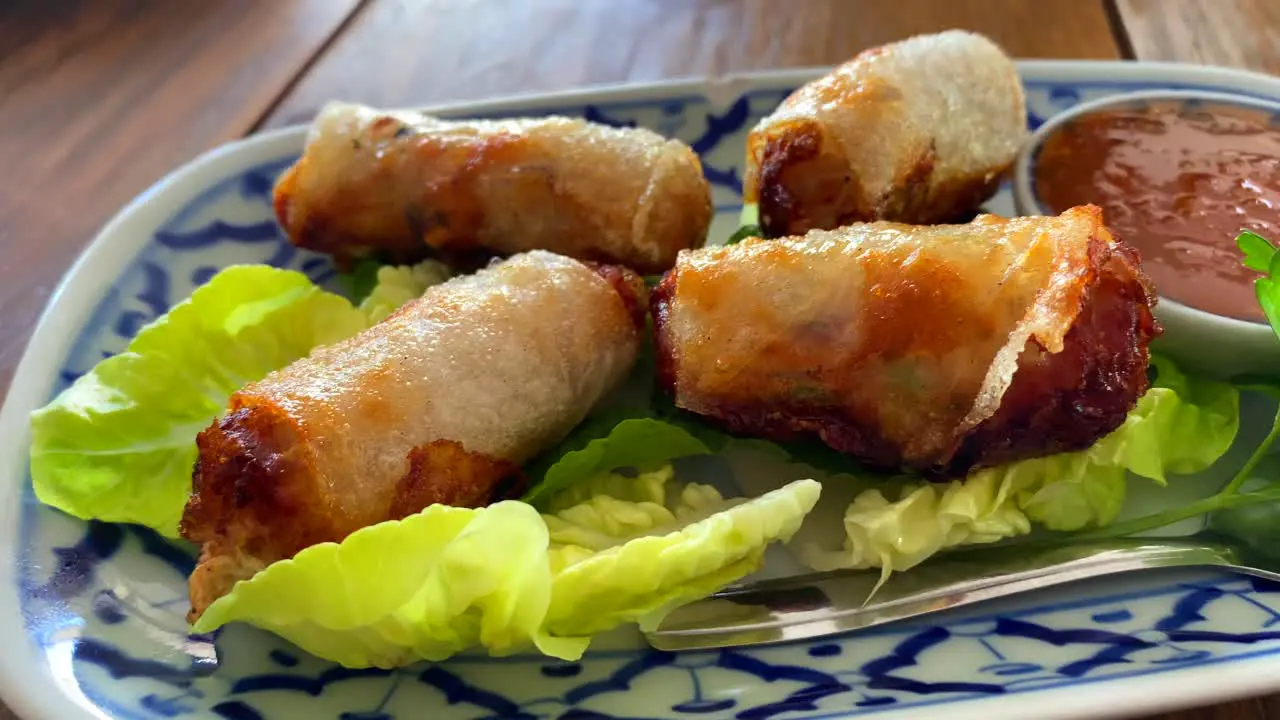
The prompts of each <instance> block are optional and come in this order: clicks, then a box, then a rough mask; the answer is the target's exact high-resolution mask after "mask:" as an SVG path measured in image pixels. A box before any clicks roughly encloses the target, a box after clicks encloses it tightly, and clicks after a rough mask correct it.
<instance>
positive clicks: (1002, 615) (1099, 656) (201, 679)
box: [0, 62, 1280, 720]
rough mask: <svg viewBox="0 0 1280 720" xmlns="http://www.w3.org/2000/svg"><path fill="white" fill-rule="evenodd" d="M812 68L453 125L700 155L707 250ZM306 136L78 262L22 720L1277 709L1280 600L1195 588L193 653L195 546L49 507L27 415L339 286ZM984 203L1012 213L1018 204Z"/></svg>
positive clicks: (6, 454) (1036, 81)
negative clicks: (454, 646)
mask: <svg viewBox="0 0 1280 720" xmlns="http://www.w3.org/2000/svg"><path fill="white" fill-rule="evenodd" d="M1021 69H1022V72H1023V76H1024V79H1025V82H1026V86H1027V90H1028V103H1029V109H1030V113H1029V118H1028V120H1029V122H1030V124H1031V125H1032V126H1033V127H1034V126H1037V125H1039V124H1040V123H1041V122H1043V121H1044V120H1045V119H1046V118H1047V117H1049V116H1052V115H1053V114H1054V113H1057V112H1060V111H1061V110H1063V109H1065V108H1067V107H1070V106H1072V105H1073V104H1075V103H1079V102H1081V101H1083V100H1088V99H1092V98H1096V97H1099V96H1102V95H1106V94H1108V93H1116V92H1123V91H1131V90H1142V89H1153V88H1206V89H1212V90H1217V91H1230V92H1242V93H1246V94H1250V95H1255V96H1261V97H1270V98H1280V80H1277V79H1273V78H1268V77H1264V76H1258V75H1249V74H1242V73H1237V72H1232V71H1227V70H1219V69H1210V68H1193V67H1186V66H1178V65H1150V64H1135V63H1060V62H1033V63H1024V64H1022V66H1021ZM815 74H817V73H816V71H805V72H794V73H783V74H767V75H754V76H748V77H736V78H730V79H726V80H719V81H715V82H680V83H671V84H663V85H654V86H646V87H620V88H612V89H602V90H592V91H589V92H581V93H572V94H564V95H557V96H550V97H530V98H521V99H517V100H513V101H504V102H499V103H486V104H483V105H472V106H467V107H455V108H451V109H449V112H451V113H452V114H457V115H470V116H497V115H512V114H520V115H537V114H546V113H552V112H555V113H561V114H572V115H582V116H585V117H587V118H590V119H592V120H597V121H601V122H606V123H614V124H627V125H631V124H636V125H643V126H647V127H650V128H653V129H655V130H657V131H658V132H661V133H664V134H666V135H671V136H674V137H678V138H681V139H683V140H685V141H686V142H689V143H690V144H692V146H693V147H694V149H696V150H697V151H698V152H699V153H700V154H701V155H702V158H703V162H704V165H705V168H706V173H707V176H708V178H709V179H710V180H711V182H712V183H713V186H714V194H715V203H716V206H717V211H718V215H717V220H716V223H715V225H714V227H713V228H712V233H713V237H721V236H723V235H725V234H727V233H728V232H730V231H732V230H733V229H734V228H735V226H736V217H737V213H738V210H739V206H738V203H739V197H740V195H739V193H740V190H741V172H742V167H741V162H742V159H743V154H744V152H743V148H744V141H745V138H746V134H747V132H748V130H749V129H750V128H751V126H752V125H753V124H754V123H755V121H756V120H758V119H759V118H760V117H762V116H763V115H765V114H766V113H768V112H769V111H770V110H771V109H772V108H773V107H774V106H775V105H776V104H777V103H778V102H779V101H780V100H781V99H782V98H783V97H784V96H785V95H786V94H787V92H788V91H789V90H791V89H792V88H794V87H796V86H797V85H798V84H800V83H802V82H804V81H805V80H807V79H809V78H811V77H813V76H814V75H815ZM304 133H305V130H304V129H302V128H291V129H286V130H281V131H278V132H273V133H268V134H265V135H262V136H259V137H254V138H251V139H249V140H246V141H243V142H239V143H235V144H232V145H228V146H226V147H224V148H221V149H219V150H217V151H214V152H212V153H210V154H208V155H206V156H204V157H202V158H200V159H198V160H196V161H195V162H193V163H191V164H190V165H188V166H186V167H184V168H182V169H181V170H178V171H177V172H175V173H174V174H172V175H171V176H169V177H168V178H165V179H164V180H163V181H161V182H160V183H159V184H157V185H156V186H155V187H154V188H152V189H151V190H149V191H148V192H146V193H144V194H143V195H142V196H140V197H139V198H137V199H136V200H135V201H134V202H133V203H131V204H130V205H129V206H128V207H127V208H125V209H124V211H123V212H121V213H120V215H119V216H118V217H116V218H115V219H114V220H113V221H112V222H111V223H110V224H109V225H108V226H107V227H106V229H105V230H103V232H102V234H101V235H100V236H99V237H98V238H97V239H96V240H95V241H94V243H93V244H92V245H91V246H90V248H89V249H88V250H87V251H86V252H85V254H84V256H83V257H81V258H80V260H79V262H78V263H77V264H76V265H75V267H74V268H73V269H72V270H71V272H70V273H69V274H68V275H67V277H66V279H65V280H64V282H63V284H62V286H61V288H60V289H59V290H58V292H57V294H56V295H55V296H54V298H53V300H52V302H51V303H50V306H49V308H48V310H47V311H46V313H45V316H44V318H43V319H42V321H41V324H40V327H39V329H38V330H37V332H36V334H35V337H34V339H33V340H32V343H31V346H30V349H29V350H28V351H27V354H26V356H25V357H24V359H23V361H22V363H21V366H20V367H19V369H18V373H17V375H16V377H15V379H14V382H13V387H12V389H11V390H10V392H9V396H8V401H7V403H6V404H5V407H4V410H3V415H0V472H3V473H4V476H3V488H4V492H5V493H6V502H5V503H4V506H3V512H4V524H3V528H4V529H3V531H0V533H2V534H3V535H2V536H3V548H2V550H0V573H2V574H0V590H2V591H0V637H4V638H6V639H7V642H6V644H5V645H4V647H3V648H0V669H2V671H3V675H2V684H3V694H4V699H5V700H6V701H7V703H8V704H9V705H10V706H11V707H13V708H14V709H15V710H16V711H17V712H19V713H20V714H22V715H23V716H25V717H30V718H56V719H58V720H72V719H73V718H89V717H119V718H167V717H179V718H226V719H229V720H254V719H256V718H279V717H316V718H344V719H347V720H357V719H364V720H375V719H383V720H386V719H390V718H410V717H423V716H427V717H432V718H440V719H444V718H480V717H484V718H522V719H528V720H533V719H534V718H565V719H569V718H576V719H578V720H585V719H588V718H592V719H594V718H610V717H614V718H638V717H645V718H663V719H681V720H691V719H693V718H716V719H719V718H738V719H741V720H768V719H769V718H774V717H785V718H844V717H851V716H862V715H867V716H877V717H880V718H885V719H886V720H888V719H889V718H901V717H937V716H939V715H940V714H941V713H943V712H945V713H946V714H947V717H949V718H951V719H952V720H960V719H961V718H984V719H991V718H1028V717H1037V718H1048V717H1099V716H1103V715H1107V714H1133V713H1138V712H1156V711H1158V710H1161V709H1165V708H1168V707H1172V706H1176V705H1185V704H1193V703H1208V702H1213V701H1217V700H1223V699H1227V698H1230V697H1234V696H1239V695H1243V694H1253V693H1265V692H1270V691H1275V690H1280V625H1277V622H1278V621H1280V588H1277V587H1274V586H1269V585H1264V584H1260V583H1259V582H1257V581H1251V580H1245V579H1239V578H1236V577H1234V576H1230V575H1223V574H1213V573H1196V572H1192V573H1177V574H1158V575H1146V576H1141V577H1125V578H1118V579H1111V580H1107V581H1105V582H1101V583H1095V584H1083V585H1076V586H1072V587H1071V588H1069V589H1068V590H1059V591H1055V592H1054V593H1053V594H1039V595H1026V596H1022V597H1019V598H1016V599H1013V600H1008V601H1004V602H1002V603H1000V604H990V605H984V606H979V607H978V608H976V609H972V610H970V611H968V612H965V613H944V614H940V615H937V616H934V617H931V618H928V619H926V620H925V621H921V622H914V623H904V624H898V625H890V626H885V627H882V628H877V629H874V630H871V631H867V632H861V633H854V634H848V635H843V636H839V637H833V638H828V639H823V640H820V641H814V642H806V643H793V644H783V645H775V646H769V647H760V648H749V649H734V650H724V651H719V652H700V653H688V654H671V653H661V652H656V651H653V650H649V649H647V648H644V647H643V646H641V645H637V644H635V642H634V638H632V637H630V636H627V637H623V638H620V639H617V640H616V642H615V641H614V639H611V643H612V644H606V645H605V646H604V649H600V650H597V651H593V652H591V653H589V654H588V655H587V656H586V657H585V658H584V659H583V660H582V661H581V662H578V663H563V662H558V661H548V660H546V659H544V658H539V657H533V656H523V657H514V658H506V659H500V660H498V659H490V658H487V657H482V656H466V657H459V658H455V659H453V660H450V661H448V662H445V663H441V664H437V665H427V664H423V665H419V666H414V667H410V668H405V669H402V670H398V671H394V672H387V671H381V670H365V671H349V670H344V669H341V668H339V667H336V666H333V665H329V664H326V663H324V662H321V661H319V660H316V659H314V658H311V657H308V656H306V655H305V654H303V653H301V652H300V651H298V650H297V649H296V648H293V647H291V646H290V645H288V644H287V643H285V642H284V641H282V640H279V639H277V638H275V637H274V636H271V635H268V634H266V633H263V632H259V631H257V630H254V629H252V628H248V627H244V626H232V627H230V628H228V629H226V630H225V631H224V632H223V633H222V634H221V635H219V636H218V637H217V639H216V641H212V640H210V639H209V638H204V637H189V636H188V635H187V632H186V631H187V625H186V623H185V621H184V620H183V614H184V613H185V611H186V609H187V607H186V574H187V572H188V571H189V570H190V568H191V565H192V559H191V549H190V548H187V547H180V546H178V545H171V544H169V543H167V542H165V541H163V540H161V539H160V538H159V537H158V536H156V535H154V534H152V533H150V532H147V531H144V530H140V529H138V528H134V527H126V526H116V525H107V524H97V523H83V522H80V521H77V520H73V519H71V518H69V517H67V516H64V515H61V514H59V513H57V512H55V511H53V510H50V509H48V508H45V507H43V506H41V505H40V504H39V503H38V502H37V501H36V500H35V498H34V496H33V494H32V491H31V483H30V479H29V477H28V475H27V470H26V465H27V454H26V453H27V437H28V433H27V415H28V413H29V412H30V411H31V410H32V409H34V408H36V407H38V406H40V405H43V404H44V403H45V402H47V401H48V400H49V399H50V398H51V397H52V396H53V395H54V394H55V393H56V392H58V391H59V390H61V389H62V388H63V387H65V386H66V385H67V384H68V383H69V382H70V381H71V380H73V379H74V378H75V377H76V376H77V375H78V374H79V373H82V372H84V371H85V370H87V369H88V368H90V367H91V366H92V365H93V364H94V363H95V362H96V361H98V360H99V359H101V358H102V357H104V356H107V355H109V354H111V353H114V352H118V351H119V350H120V349H121V348H123V347H124V345H125V343H126V342H127V340H128V338H129V337H130V336H131V335H132V334H133V333H134V332H135V331H136V330H137V329H138V328H139V327H140V326H141V325H143V324H145V323H146V322H148V321H149V320H151V319H153V318H155V317H156V316H157V315H159V314H160V313H163V312H164V311H165V310H166V309H167V308H168V307H169V306H170V305H171V304H173V303H175V302H177V301H179V300H181V299H182V298H184V297H186V296H187V295H188V294H189V293H190V291H191V290H192V288H193V287H194V286H195V285H197V284H199V283H201V282H203V281H204V280H206V279H208V278H209V277H210V275H212V274H213V273H214V272H215V271H216V270H217V269H218V268H220V267H223V266H226V265H229V264H232V263H250V262H253V263H257V262H267V263H271V264H274V265H279V266H284V267H289V268H295V269H299V270H301V271H303V272H305V273H307V274H308V275H310V276H311V277H313V278H314V279H316V280H317V281H321V282H325V281H327V280H329V279H330V278H331V276H332V268H331V267H330V265H329V264H328V262H327V261H325V260H324V259H322V258H320V257H318V256H315V255H311V254H308V253H305V252H301V251H297V250H294V249H293V248H292V247H291V246H290V245H289V244H288V243H286V242H285V241H284V240H283V238H282V236H281V234H280V232H279V231H278V230H277V228H276V225H275V224H274V222H273V220H272V215H271V212H270V203H269V198H270V190H271V185H272V181H273V179H274V177H275V176H276V174H277V173H279V172H280V171H281V170H283V169H284V168H285V167H286V166H288V164H289V163H290V162H291V161H292V160H293V159H294V158H295V157H296V154H297V153H298V152H299V151H300V149H301V146H302V142H303V137H304ZM988 208H989V209H990V210H992V211H993V212H997V213H1005V214H1011V213H1012V212H1013V205H1012V201H1011V198H1010V196H1009V193H1008V190H1007V189H1005V190H1002V191H1001V194H1000V195H999V196H998V197H997V198H995V199H993V200H992V202H990V203H988ZM1164 492H1166V493H1176V492H1177V491H1176V489H1174V488H1170V489H1168V490H1166V491H1164ZM1133 502H1139V503H1140V502H1141V499H1140V498H1137V499H1134V500H1133Z"/></svg>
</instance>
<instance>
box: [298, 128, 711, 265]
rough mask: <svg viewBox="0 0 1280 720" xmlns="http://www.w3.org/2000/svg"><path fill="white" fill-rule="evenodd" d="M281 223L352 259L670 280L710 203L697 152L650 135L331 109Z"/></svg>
mask: <svg viewBox="0 0 1280 720" xmlns="http://www.w3.org/2000/svg"><path fill="white" fill-rule="evenodd" d="M275 211H276V217H277V219H278V220H279V222H280V224H281V226H282V227H283V228H284V230H285V232H286V233H287V234H288V236H289V239H290V240H291V241H292V242H293V243H294V244H295V245H298V246H300V247H305V248H310V249H312V250H318V251H320V252H324V253H329V254H331V255H334V256H336V257H338V258H339V259H340V260H346V259H351V258H356V257H360V256H362V255H366V254H371V253H378V254H381V255H384V256H386V257H388V258H390V259H393V260H396V261H408V260H414V259H418V258H420V257H423V256H425V255H427V254H428V253H431V254H435V255H437V256H442V257H445V258H446V259H449V258H463V259H470V258H474V257H483V256H488V255H513V254H515V253H519V252H523V251H526V250H536V249H541V250H550V251H552V252H556V253H559V254H561V255H567V256H569V257H574V258H578V259H581V260H592V261H600V262H606V263H614V264H620V265H625V266H627V267H630V268H634V269H635V270H638V271H640V272H660V271H662V270H665V269H667V268H669V267H671V264H672V263H673V262H675V257H676V253H677V252H678V251H680V250H681V249H684V248H689V247H694V246H700V245H702V243H703V242H704V241H705V239H706V233H707V228H708V226H709V224H710V222H711V193H710V188H709V186H708V185H707V181H706V179H705V178H704V177H703V175H702V165H701V163H700V162H699V161H698V156H697V154H696V153H694V152H693V150H692V149H690V148H689V147H688V146H687V145H685V144H683V143H681V142H678V141H676V140H668V139H666V138H663V137H661V136H659V135H657V134H655V133H653V132H650V131H648V130H643V129H632V128H621V129H620V128H613V127H608V126H604V125H599V124H595V123H590V122H586V121H584V120H579V119H568V118H561V117H548V118H539V119H527V120H503V121H493V120H462V121H446V120H439V119H436V118H433V117H430V116H427V115H421V114H417V113H399V112H380V111H378V110H374V109H372V108H368V107H364V106H360V105H351V104H346V103H331V104H329V105H328V106H326V107H325V108H324V109H323V110H322V111H321V112H320V115H319V116H318V117H317V118H316V121H315V123H314V125H313V127H312V129H311V134H310V136H309V138H308V140H307V146H306V150H305V152H304V153H303V155H302V158H301V159H299V160H298V162H297V163H296V164H295V165H293V166H292V167H291V168H289V170H288V171H286V172H285V174H284V175H283V176H282V177H281V178H280V180H279V181H278V182H277V184H276V187H275Z"/></svg>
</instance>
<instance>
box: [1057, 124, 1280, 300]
mask: <svg viewBox="0 0 1280 720" xmlns="http://www.w3.org/2000/svg"><path fill="white" fill-rule="evenodd" d="M1035 192H1036V195H1037V196H1038V198H1039V200H1040V202H1041V204H1042V205H1044V206H1046V209H1047V210H1049V211H1051V212H1053V213H1054V214H1057V213H1060V212H1062V211H1064V210H1066V209H1068V208H1071V207H1074V206H1076V205H1083V204H1086V203H1092V204H1094V205H1098V206H1099V207H1101V208H1102V209H1103V219H1104V221H1105V222H1106V224H1107V226H1108V227H1110V228H1111V229H1112V231H1114V233H1115V234H1116V236H1117V237H1118V238H1120V239H1121V240H1124V241H1125V242H1127V243H1129V244H1130V245H1133V246H1134V247H1136V248H1138V251H1139V252H1140V253H1141V254H1142V267H1143V269H1144V270H1145V271H1146V272H1147V275H1148V276H1150V278H1151V280H1152V282H1153V283H1154V284H1155V286H1156V290H1157V291H1158V292H1159V294H1160V295H1162V296H1164V297H1167V298H1170V299H1172V300H1176V301H1178V302H1180V303H1183V304H1185V305H1190V306H1192V307H1195V308H1198V309H1200V310H1204V311H1207V312H1211V313H1214V314H1216V315H1224V316H1227V317H1233V318H1238V319H1241V320H1250V321H1255V322H1265V318H1264V317H1263V315H1262V311H1261V310H1260V309H1259V308H1258V302H1257V300H1256V299H1255V296H1254V290H1253V280H1254V279H1255V278H1257V277H1258V275H1257V273H1255V272H1253V271H1251V270H1248V269H1247V268H1245V267H1244V265H1243V264H1241V260H1242V255H1241V253H1240V251H1239V250H1238V249H1237V248H1236V244H1235V238H1236V235H1238V234H1239V233H1240V231H1241V230H1246V229H1247V230H1253V231H1254V232H1257V233H1258V234H1260V235H1262V236H1263V237H1265V238H1267V239H1269V240H1272V241H1275V242H1280V117H1278V116H1277V115H1276V114H1275V113H1273V112H1271V111H1268V110H1266V109H1263V108H1254V107H1249V106H1245V105H1233V104H1230V103H1225V102H1218V101H1209V100H1205V101H1188V100H1177V99H1168V100H1150V101H1147V102H1144V103H1140V104H1139V103H1135V104H1132V105H1125V106H1117V107H1115V108H1108V109H1099V110H1097V111H1094V112H1091V113H1086V114H1084V115H1081V116H1080V117H1078V118H1075V119H1073V120H1071V121H1069V122H1067V123H1065V124H1064V125H1062V126H1061V127H1059V128H1058V129H1057V130H1056V131H1054V132H1052V133H1051V134H1050V135H1049V136H1048V137H1047V138H1046V139H1045V141H1044V143H1043V144H1042V146H1041V148H1040V150H1039V153H1038V155H1037V157H1036V163H1035Z"/></svg>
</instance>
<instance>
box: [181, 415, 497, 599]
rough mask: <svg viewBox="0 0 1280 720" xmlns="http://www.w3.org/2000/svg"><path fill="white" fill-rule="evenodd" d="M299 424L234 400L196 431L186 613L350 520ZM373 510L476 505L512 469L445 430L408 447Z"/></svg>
mask: <svg viewBox="0 0 1280 720" xmlns="http://www.w3.org/2000/svg"><path fill="white" fill-rule="evenodd" d="M305 436H306V430H305V429H304V428H301V427H299V426H297V425H296V424H295V423H294V422H293V421H292V420H291V419H290V418H289V417H288V416H287V415H286V414H285V413H284V412H283V411H282V410H280V409H279V408H277V407H274V406H272V405H265V404H262V405H252V406H248V407H240V408H238V409H236V410H234V411H232V412H230V413H228V414H227V415H226V417H224V418H222V419H221V420H219V421H218V422H216V423H215V424H213V425H211V426H210V427H208V428H206V429H205V430H204V431H202V432H201V433H200V435H199V436H198V437H197V439H196V444H197V446H198V448H199V452H200V454H199V457H198V459H197V461H196V467H195V473H194V476H193V493H192V496H191V500H190V502H189V503H188V504H187V507H186V510H185V512H184V513H183V517H182V525H181V532H182V536H183V537H185V538H186V539H188V540H190V541H192V542H197V543H204V547H203V550H202V553H201V562H200V564H199V565H198V566H197V568H196V570H195V573H193V577H192V579H191V583H190V584H191V612H190V614H189V616H188V618H189V619H190V620H191V621H192V622H194V621H195V620H196V619H197V618H199V617H200V615H201V614H202V613H203V612H204V610H205V608H207V607H208V606H209V604H210V603H212V602H213V601H214V600H216V599H218V598H219V597H221V596H222V595H224V594H226V593H227V592H228V591H230V589H231V586H232V585H234V584H235V583H236V581H238V580H244V579H247V578H248V577H250V576H251V575H252V574H253V573H254V572H256V571H257V570H260V569H262V568H263V567H266V566H267V565H269V564H271V563H272V562H274V561H276V560H283V559H285V558H290V557H293V556H294V555H295V554H297V553H298V552H299V551H301V550H303V549H305V548H307V547H310V546H312V545H315V544H317V543H321V542H338V541H341V540H342V539H343V538H345V537H346V536H347V535H349V534H351V533H352V532H355V531H356V530H358V529H360V526H359V525H358V524H354V523H352V522H351V520H350V518H348V517H346V516H345V514H344V513H342V511H341V510H340V509H339V508H334V507H330V506H328V504H327V503H326V501H325V500H324V495H323V492H322V489H321V488H319V487H317V485H316V483H317V478H316V473H315V468H314V463H313V462H312V459H311V457H310V454H309V453H308V452H307V450H306V448H307V444H306V442H304V441H303V438H305ZM408 464H409V467H408V470H407V471H406V472H405V474H404V476H403V477H401V478H400V480H399V482H397V483H396V486H395V490H394V492H393V493H392V495H391V500H390V502H389V504H388V506H387V510H386V512H385V514H384V516H383V517H382V518H381V519H383V520H398V519H401V518H404V517H406V516H408V515H412V514H413V513H416V512H419V511H421V510H422V509H423V508H426V507H428V506H430V505H432V504H433V503H440V504H444V505H452V506H454V507H480V506H483V505H486V504H488V503H489V502H490V500H491V499H493V497H494V495H495V493H497V492H498V491H500V490H505V488H506V487H508V486H509V485H511V484H513V482H515V481H518V479H519V468H518V467H516V466H514V465H512V464H511V463H508V462H504V461H502V460H497V459H495V458H490V457H486V456H484V455H482V454H480V453H474V452H469V451H467V450H466V448H464V447H463V446H462V445H461V444H459V443H456V442H453V441H451V440H437V441H433V442H431V443H428V444H426V445H423V446H419V447H415V448H413V449H412V450H410V451H409V454H408Z"/></svg>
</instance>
